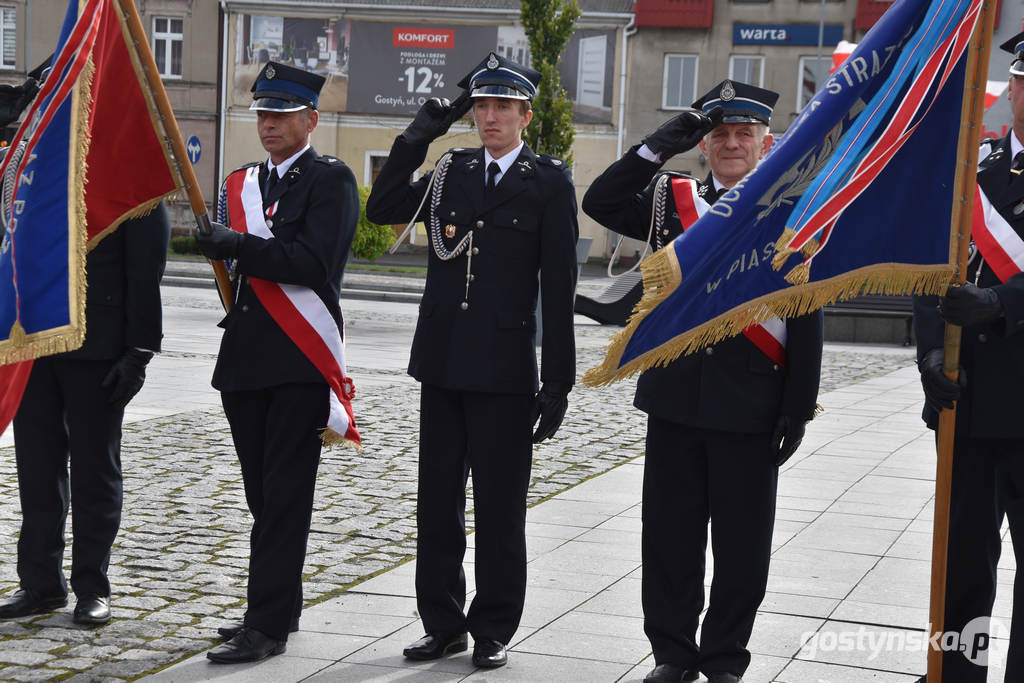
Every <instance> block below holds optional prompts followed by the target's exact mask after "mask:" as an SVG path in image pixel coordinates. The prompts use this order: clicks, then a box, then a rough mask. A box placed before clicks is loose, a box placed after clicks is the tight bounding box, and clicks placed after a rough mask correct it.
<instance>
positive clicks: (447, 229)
mask: <svg viewBox="0 0 1024 683" xmlns="http://www.w3.org/2000/svg"><path fill="white" fill-rule="evenodd" d="M444 236H445V237H447V238H448V239H451V238H453V237H455V226H454V225H452V224H451V223H449V224H448V225H446V226H444Z"/></svg>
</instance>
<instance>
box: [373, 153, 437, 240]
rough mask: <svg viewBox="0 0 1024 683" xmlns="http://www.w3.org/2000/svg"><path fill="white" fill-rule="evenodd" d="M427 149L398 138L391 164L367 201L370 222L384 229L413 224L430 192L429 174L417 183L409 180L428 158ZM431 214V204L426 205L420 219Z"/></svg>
mask: <svg viewBox="0 0 1024 683" xmlns="http://www.w3.org/2000/svg"><path fill="white" fill-rule="evenodd" d="M427 148H428V146H427V145H410V144H409V143H408V142H406V141H405V139H404V138H403V137H402V136H398V137H397V138H395V142H394V144H393V145H391V153H390V154H389V155H388V160H387V161H386V162H385V163H384V167H383V168H382V169H381V170H380V174H379V175H378V176H377V180H376V181H374V183H373V187H372V188H371V189H370V197H369V198H368V199H367V200H366V217H367V218H369V219H370V220H371V221H373V222H374V223H379V224H381V225H386V224H388V223H408V222H409V221H410V220H412V218H413V216H414V215H415V214H416V208H417V207H418V206H419V205H420V202H421V201H422V200H423V194H424V193H425V192H426V191H427V183H428V182H429V180H430V174H429V173H427V174H425V175H424V176H423V177H422V178H420V179H418V180H417V181H416V182H414V183H410V182H409V178H410V176H412V174H413V173H414V172H415V171H416V169H417V168H419V167H420V165H421V164H423V161H424V160H425V159H426V158H427ZM429 210H430V206H429V204H425V205H424V207H423V211H422V213H421V215H420V217H419V219H420V220H425V217H426V215H427V212H428V211H429Z"/></svg>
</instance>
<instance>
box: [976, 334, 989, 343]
mask: <svg viewBox="0 0 1024 683" xmlns="http://www.w3.org/2000/svg"><path fill="white" fill-rule="evenodd" d="M978 341H980V342H981V343H982V344H984V343H985V342H987V341H988V337H986V336H985V333H984V332H983V333H981V334H979V335H978Z"/></svg>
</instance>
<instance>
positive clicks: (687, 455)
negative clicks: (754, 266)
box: [583, 81, 822, 683]
mask: <svg viewBox="0 0 1024 683" xmlns="http://www.w3.org/2000/svg"><path fill="white" fill-rule="evenodd" d="M777 98H778V95H777V94H776V93H774V92H771V91H768V90H763V89H761V88H756V87H754V86H750V85H746V84H743V83H731V82H730V81H724V82H722V83H720V84H719V85H717V86H715V87H714V88H713V89H712V90H711V91H710V92H709V93H708V94H707V95H705V96H704V97H703V98H701V99H700V100H698V101H697V102H695V103H694V105H693V106H694V107H695V109H690V110H687V111H684V112H682V113H681V114H679V115H677V116H675V117H673V118H672V119H671V120H669V121H668V122H666V123H665V124H664V125H662V126H661V127H660V128H659V129H658V130H657V131H655V132H654V133H652V134H651V135H649V136H647V137H646V138H645V139H644V141H643V144H641V145H637V146H635V147H633V148H631V149H630V150H629V151H628V152H627V153H626V154H625V155H624V156H623V157H622V159H620V160H618V161H616V162H615V163H614V164H612V165H611V166H610V167H609V168H608V169H607V170H606V171H605V172H604V173H603V174H601V176H599V177H598V178H597V179H596V180H595V181H594V182H593V184H592V185H591V186H590V189H589V190H588V191H587V193H586V195H585V196H584V198H583V210H584V211H585V212H586V213H587V214H588V215H590V216H591V217H592V218H594V219H595V220H596V221H597V222H599V223H601V224H602V225H604V226H605V227H606V228H609V229H611V230H614V231H615V232H618V233H620V234H623V235H627V236H629V237H634V238H636V239H642V240H645V241H649V242H650V243H651V245H652V246H653V247H654V248H661V247H662V246H664V245H665V244H668V243H669V242H671V241H672V240H673V239H675V238H676V237H677V236H678V235H679V234H680V233H681V232H682V231H683V230H685V229H686V228H687V227H689V225H688V224H685V225H684V224H683V223H682V222H681V220H680V213H681V212H680V209H679V208H678V207H676V206H675V200H674V194H673V192H672V190H671V188H672V181H673V180H674V179H675V178H674V177H673V176H679V175H680V174H668V175H666V174H665V173H659V170H660V168H661V165H662V164H663V163H665V162H666V161H668V159H669V158H670V157H671V156H673V155H674V154H678V153H680V152H684V151H686V150H689V149H691V148H693V147H694V146H695V145H697V144H699V145H700V148H701V151H702V152H703V153H704V156H705V157H707V159H708V163H709V164H710V166H711V173H710V174H709V175H708V177H707V178H706V179H705V180H704V181H703V182H702V183H699V184H698V194H699V195H700V196H701V197H702V198H704V199H705V201H707V202H708V203H713V202H714V201H715V200H716V198H717V197H718V196H720V194H721V193H723V192H724V191H725V190H726V189H727V188H730V187H732V186H733V185H735V184H736V183H737V182H739V180H740V179H741V178H742V177H743V176H744V175H746V174H747V173H749V172H750V171H751V170H753V169H754V167H755V166H756V165H757V163H758V161H759V160H760V159H761V158H762V157H763V156H764V154H765V153H766V152H767V151H768V148H769V147H770V146H771V143H772V136H771V134H770V133H769V132H768V123H769V120H770V116H771V112H772V107H773V106H774V104H775V101H776V99H777ZM661 207H664V211H661V210H660V208H661ZM656 208H657V209H659V210H656ZM652 211H653V212H654V213H655V219H656V220H654V221H653V223H652V215H651V214H652ZM659 217H663V218H659ZM684 219H685V216H684ZM769 322H771V323H772V324H773V325H774V329H773V330H772V334H773V335H774V337H775V338H777V339H778V340H779V341H780V342H781V341H783V340H784V341H785V344H784V345H785V352H784V357H783V358H780V357H779V356H778V353H779V352H778V350H777V349H771V348H770V347H769V346H766V345H764V344H763V342H761V341H760V339H759V337H758V335H750V336H746V335H740V336H737V337H734V338H731V339H727V340H725V341H722V342H720V343H718V344H715V345H714V346H711V347H708V348H707V349H705V350H703V351H701V352H699V353H694V354H692V355H689V356H683V357H681V358H679V359H677V360H675V361H673V362H672V363H670V364H669V365H667V366H665V367H660V368H653V369H651V370H648V371H646V372H644V373H643V374H642V375H641V376H640V379H639V381H638V382H637V390H636V398H635V401H634V404H635V405H636V407H637V408H639V409H640V410H642V411H644V412H645V413H647V415H648V422H647V450H646V458H645V463H644V491H643V535H642V537H643V541H642V552H643V588H642V593H643V606H644V630H645V631H646V633H647V636H648V638H649V639H650V641H651V646H652V648H653V650H654V661H655V664H656V666H655V668H654V669H653V671H651V672H650V674H649V675H648V676H647V677H646V678H645V679H644V680H645V681H648V682H652V683H679V681H680V680H683V681H693V680H696V679H697V677H698V673H697V672H698V670H700V671H703V672H704V673H705V674H707V676H708V678H709V680H710V681H711V683H731V682H734V681H739V680H741V676H742V675H743V672H744V671H745V670H746V668H747V666H748V664H749V663H750V653H749V652H748V651H747V649H746V643H747V640H748V639H749V638H750V633H751V630H752V628H753V624H754V617H755V614H756V612H757V608H758V606H759V605H760V604H761V600H762V599H763V598H764V593H765V587H766V585H767V579H768V563H769V559H770V554H771V539H772V528H773V526H774V519H775V489H776V482H777V477H778V467H779V466H780V465H781V464H782V463H784V462H785V461H786V460H787V459H788V458H789V457H790V456H791V455H792V454H793V452H794V451H795V450H796V448H797V446H798V445H799V443H800V440H801V439H802V438H803V434H804V425H805V423H806V422H807V421H808V420H810V419H811V417H812V416H813V414H814V409H815V405H816V403H815V402H816V399H817V393H818V378H819V373H820V368H821V348H822V316H821V312H820V311H819V312H816V313H813V314H809V315H806V316H803V317H800V318H795V319H791V320H786V321H781V320H778V319H775V320H774V321H769ZM766 325H767V323H766ZM709 519H710V521H711V529H712V539H711V545H712V552H713V553H714V559H715V571H714V578H713V580H712V585H711V595H712V602H711V604H710V606H709V607H708V611H707V615H706V616H705V618H704V624H703V626H702V629H701V638H700V642H699V644H698V642H697V624H698V618H699V616H700V613H701V610H702V609H703V607H704V568H705V562H704V554H705V549H706V546H707V535H708V520H709Z"/></svg>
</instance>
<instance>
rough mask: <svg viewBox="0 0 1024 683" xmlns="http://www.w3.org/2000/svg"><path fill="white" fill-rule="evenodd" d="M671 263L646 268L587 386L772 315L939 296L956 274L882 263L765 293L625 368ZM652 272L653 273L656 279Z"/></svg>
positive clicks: (659, 259) (946, 268)
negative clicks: (880, 298) (640, 288)
mask: <svg viewBox="0 0 1024 683" xmlns="http://www.w3.org/2000/svg"><path fill="white" fill-rule="evenodd" d="M665 262H670V263H669V266H671V265H674V267H675V272H676V273H678V272H679V271H678V269H679V265H678V262H677V261H676V260H675V252H674V250H672V249H662V250H661V251H659V252H656V253H655V254H654V256H652V257H650V258H648V259H647V261H645V262H644V263H643V264H642V265H641V266H640V267H641V270H642V271H643V276H644V284H645V288H644V295H643V298H642V299H641V300H640V303H638V304H637V306H636V309H635V312H634V314H633V316H632V317H631V318H630V320H629V323H628V324H627V325H626V328H625V329H623V330H622V331H621V332H618V333H617V334H616V335H615V336H614V337H612V340H611V342H610V343H609V345H608V349H607V351H606V355H605V358H604V361H603V362H602V363H601V364H600V365H599V366H597V367H594V368H590V369H589V370H587V371H586V373H584V375H583V383H584V384H586V385H588V386H592V387H596V386H601V385H604V384H610V383H612V382H616V381H618V380H621V379H626V378H627V377H631V376H633V375H635V374H637V373H639V372H643V371H644V370H647V369H649V368H652V367H656V366H662V365H666V364H668V363H670V362H672V361H673V360H675V359H676V358H678V357H679V356H681V355H684V354H689V353H693V352H694V351H697V350H699V349H702V348H705V347H707V346H711V345H713V344H717V343H718V342H720V341H722V340H723V339H726V338H728V337H733V336H735V335H737V334H739V333H740V332H742V331H743V330H744V329H745V328H746V327H748V326H749V325H752V324H756V323H761V322H764V321H765V320H767V319H769V318H771V317H775V316H777V317H779V318H783V319H785V318H795V317H797V316H800V315H804V314H806V313H809V312H811V311H815V310H817V309H819V308H821V307H823V306H826V305H828V304H831V303H834V302H836V301H843V300H846V299H850V298H853V297H855V296H858V295H860V294H888V295H896V294H939V293H941V292H943V291H945V288H946V287H947V286H948V285H949V281H950V278H951V277H952V275H953V266H951V265H949V264H943V265H938V266H921V265H914V264H903V263H881V264H875V265H872V266H866V267H864V268H860V269H858V270H855V271H852V272H849V273H846V274H844V275H840V276H836V277H834V278H830V279H828V280H822V281H820V282H812V283H809V284H806V285H801V286H799V287H794V288H790V289H783V290H779V291H777V292H772V293H770V294H765V295H764V296H761V297H758V298H756V299H753V300H751V301H748V302H747V303H745V304H743V305H741V306H737V307H736V308H733V309H731V310H729V311H726V312H725V313H723V314H721V315H719V316H718V317H716V318H714V319H712V320H709V321H708V322H706V323H704V324H703V325H699V326H697V327H695V328H693V329H692V330H688V331H686V332H683V333H682V334H680V335H678V336H676V337H674V338H672V339H670V340H669V341H667V342H665V343H664V344H661V345H660V346H658V347H656V348H654V349H651V350H649V351H647V352H646V353H643V354H641V355H640V356H638V357H636V358H634V359H632V360H631V361H629V362H628V363H626V364H624V365H623V366H622V367H619V364H620V362H621V360H622V354H623V352H624V351H625V349H626V346H627V345H628V343H629V340H630V339H631V338H632V336H633V333H634V332H635V331H636V330H637V328H638V327H639V326H640V323H641V322H643V320H644V318H645V317H646V316H647V314H648V313H649V312H650V311H651V310H653V309H654V307H655V306H657V305H658V304H660V303H661V302H662V301H664V300H665V299H666V298H668V296H669V295H670V294H671V293H672V292H673V291H674V290H675V289H676V287H678V285H679V278H678V275H676V277H675V280H674V281H673V280H671V279H669V280H664V279H658V278H660V277H662V274H663V272H665V271H670V270H671V269H670V268H667V267H666V264H665ZM648 264H650V268H648V267H647V266H648ZM648 270H650V271H651V273H652V278H651V279H650V280H648Z"/></svg>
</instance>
